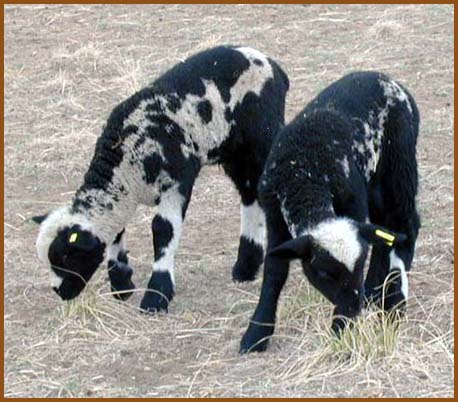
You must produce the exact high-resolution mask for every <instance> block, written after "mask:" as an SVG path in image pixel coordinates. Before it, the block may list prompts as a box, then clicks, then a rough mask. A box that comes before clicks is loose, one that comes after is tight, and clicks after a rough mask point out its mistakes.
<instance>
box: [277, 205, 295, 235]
mask: <svg viewBox="0 0 458 402" xmlns="http://www.w3.org/2000/svg"><path fill="white" fill-rule="evenodd" d="M280 210H281V213H282V215H283V219H284V220H285V222H286V225H287V226H288V229H289V232H290V233H291V236H293V237H297V226H296V224H295V223H294V222H293V221H292V220H291V218H290V216H289V212H288V210H287V209H286V208H285V202H284V200H282V201H281V202H280Z"/></svg>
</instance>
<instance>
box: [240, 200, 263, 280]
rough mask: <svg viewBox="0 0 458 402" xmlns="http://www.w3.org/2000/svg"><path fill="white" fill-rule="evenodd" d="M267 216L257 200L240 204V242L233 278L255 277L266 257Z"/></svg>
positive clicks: (250, 278) (249, 278)
mask: <svg viewBox="0 0 458 402" xmlns="http://www.w3.org/2000/svg"><path fill="white" fill-rule="evenodd" d="M265 238H266V218H265V214H264V211H263V209H262V208H261V206H260V205H259V203H258V201H257V200H254V202H253V203H251V204H249V205H245V204H244V203H243V202H242V204H241V206H240V243H239V250H238V255H237V262H236V263H235V265H234V267H233V268H232V278H233V279H234V281H237V282H245V281H252V280H254V279H255V277H256V274H257V272H258V270H259V267H260V266H261V265H262V262H263V259H264V246H265Z"/></svg>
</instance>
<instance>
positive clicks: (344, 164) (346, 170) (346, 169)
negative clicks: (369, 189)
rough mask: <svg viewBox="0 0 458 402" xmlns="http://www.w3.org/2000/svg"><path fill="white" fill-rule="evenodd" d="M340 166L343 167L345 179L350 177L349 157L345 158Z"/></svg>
mask: <svg viewBox="0 0 458 402" xmlns="http://www.w3.org/2000/svg"><path fill="white" fill-rule="evenodd" d="M340 164H341V165H342V169H343V172H344V174H345V177H347V178H348V177H350V165H349V164H348V158H347V155H345V156H344V157H343V159H342V160H341V161H340Z"/></svg>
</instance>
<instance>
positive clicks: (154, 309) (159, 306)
mask: <svg viewBox="0 0 458 402" xmlns="http://www.w3.org/2000/svg"><path fill="white" fill-rule="evenodd" d="M170 300H171V298H170V299H167V298H165V297H164V296H162V295H160V294H158V293H155V292H152V291H150V292H147V293H146V294H145V296H143V299H142V301H141V303H140V309H141V312H142V313H145V314H156V313H160V312H164V313H167V312H168V310H169V303H170Z"/></svg>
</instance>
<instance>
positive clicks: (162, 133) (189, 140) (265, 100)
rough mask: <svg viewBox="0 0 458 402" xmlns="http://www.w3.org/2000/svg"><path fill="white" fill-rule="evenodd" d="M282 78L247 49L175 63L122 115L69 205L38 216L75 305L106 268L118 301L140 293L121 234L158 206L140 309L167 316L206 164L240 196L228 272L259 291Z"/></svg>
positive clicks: (47, 256)
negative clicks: (261, 198)
mask: <svg viewBox="0 0 458 402" xmlns="http://www.w3.org/2000/svg"><path fill="white" fill-rule="evenodd" d="M288 87H289V81H288V77H287V75H286V74H285V73H284V71H283V70H282V69H281V68H280V67H279V65H278V64H277V63H275V62H274V61H273V60H271V59H270V58H268V57H266V56H265V55H264V54H262V53H261V52H259V51H257V50H255V49H252V48H248V47H233V46H220V47H216V48H213V49H209V50H207V51H204V52H201V53H198V54H196V55H194V56H192V57H190V58H189V59H187V60H185V61H184V62H181V63H179V64H177V65H176V66H175V67H173V68H172V69H170V70H169V71H168V72H166V73H165V74H163V75H162V76H161V77H160V78H158V79H157V80H156V81H154V82H153V83H152V84H151V85H150V86H148V87H146V88H144V89H142V90H140V91H139V92H137V93H136V94H134V95H133V96H131V97H130V98H128V99H127V100H126V101H124V102H122V103H121V104H120V105H118V106H117V107H116V108H115V109H114V110H113V112H112V113H111V115H110V117H109V118H108V121H107V124H106V126H105V128H104V130H103V133H102V135H101V136H100V138H99V139H98V141H97V144H96V147H95V153H94V157H93V159H92V161H91V164H90V166H89V169H88V171H87V173H86V174H85V177H84V183H83V184H82V186H81V187H80V189H79V190H78V191H77V192H76V194H75V196H74V198H73V202H72V204H71V205H70V206H66V207H62V208H59V209H57V210H55V211H53V212H51V213H50V214H48V215H46V216H42V217H35V221H37V222H39V223H41V226H40V233H39V235H38V239H37V250H38V255H39V257H40V259H41V260H42V261H43V262H45V263H47V264H49V265H50V267H51V274H52V286H53V288H54V289H55V290H56V292H57V293H58V294H59V295H60V296H61V297H62V298H63V299H72V298H74V297H76V296H77V295H78V294H79V293H80V292H81V291H82V290H83V288H84V287H85V285H86V283H87V282H88V281H89V279H90V278H91V276H92V275H93V274H94V272H95V270H96V269H97V267H98V266H99V265H100V264H101V263H102V261H103V260H104V259H106V260H108V268H109V277H110V281H111V286H112V289H113V290H114V291H116V296H117V297H118V298H120V299H125V298H127V297H128V296H129V295H130V294H131V293H132V291H133V289H134V284H133V282H132V280H131V277H132V268H131V267H130V266H129V264H128V258H127V251H126V246H125V234H124V233H125V231H124V228H125V226H126V225H127V224H128V222H129V221H130V220H131V218H132V217H133V215H134V213H135V211H136V209H137V206H138V205H139V204H145V205H149V206H157V214H156V216H155V217H154V219H153V221H152V231H153V243H154V262H153V273H152V275H151V278H150V280H149V283H148V289H147V291H146V293H145V295H144V297H143V300H142V302H141V308H142V309H143V310H145V311H148V312H154V311H158V310H167V308H168V305H169V302H170V300H171V299H172V297H173V295H174V288H175V281H174V275H173V267H174V256H175V252H176V249H177V247H178V242H179V239H180V235H181V227H182V223H183V220H184V218H185V214H186V209H187V207H188V204H189V201H190V197H191V192H192V188H193V185H194V182H195V179H196V177H197V176H198V174H199V171H200V169H201V168H202V167H203V166H204V165H210V164H220V165H222V167H223V169H224V170H225V172H226V173H227V174H228V175H229V177H230V178H231V179H232V181H233V182H234V183H235V186H236V187H237V190H238V191H239V193H240V196H241V199H242V203H241V235H240V245H239V250H238V259H237V262H236V264H235V265H234V267H233V272H232V275H233V278H234V280H237V281H244V280H252V279H254V277H255V275H256V272H257V270H258V268H259V267H260V265H261V264H262V261H263V254H264V251H263V248H264V240H265V216H264V212H263V210H262V209H261V207H260V206H259V203H258V195H257V186H258V181H259V177H260V176H261V174H262V170H263V167H264V162H265V160H266V158H267V155H268V152H269V149H270V146H271V144H272V141H273V139H274V137H275V135H276V134H277V132H278V130H279V129H280V128H281V127H283V126H284V108H285V96H286V92H287V90H288Z"/></svg>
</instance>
